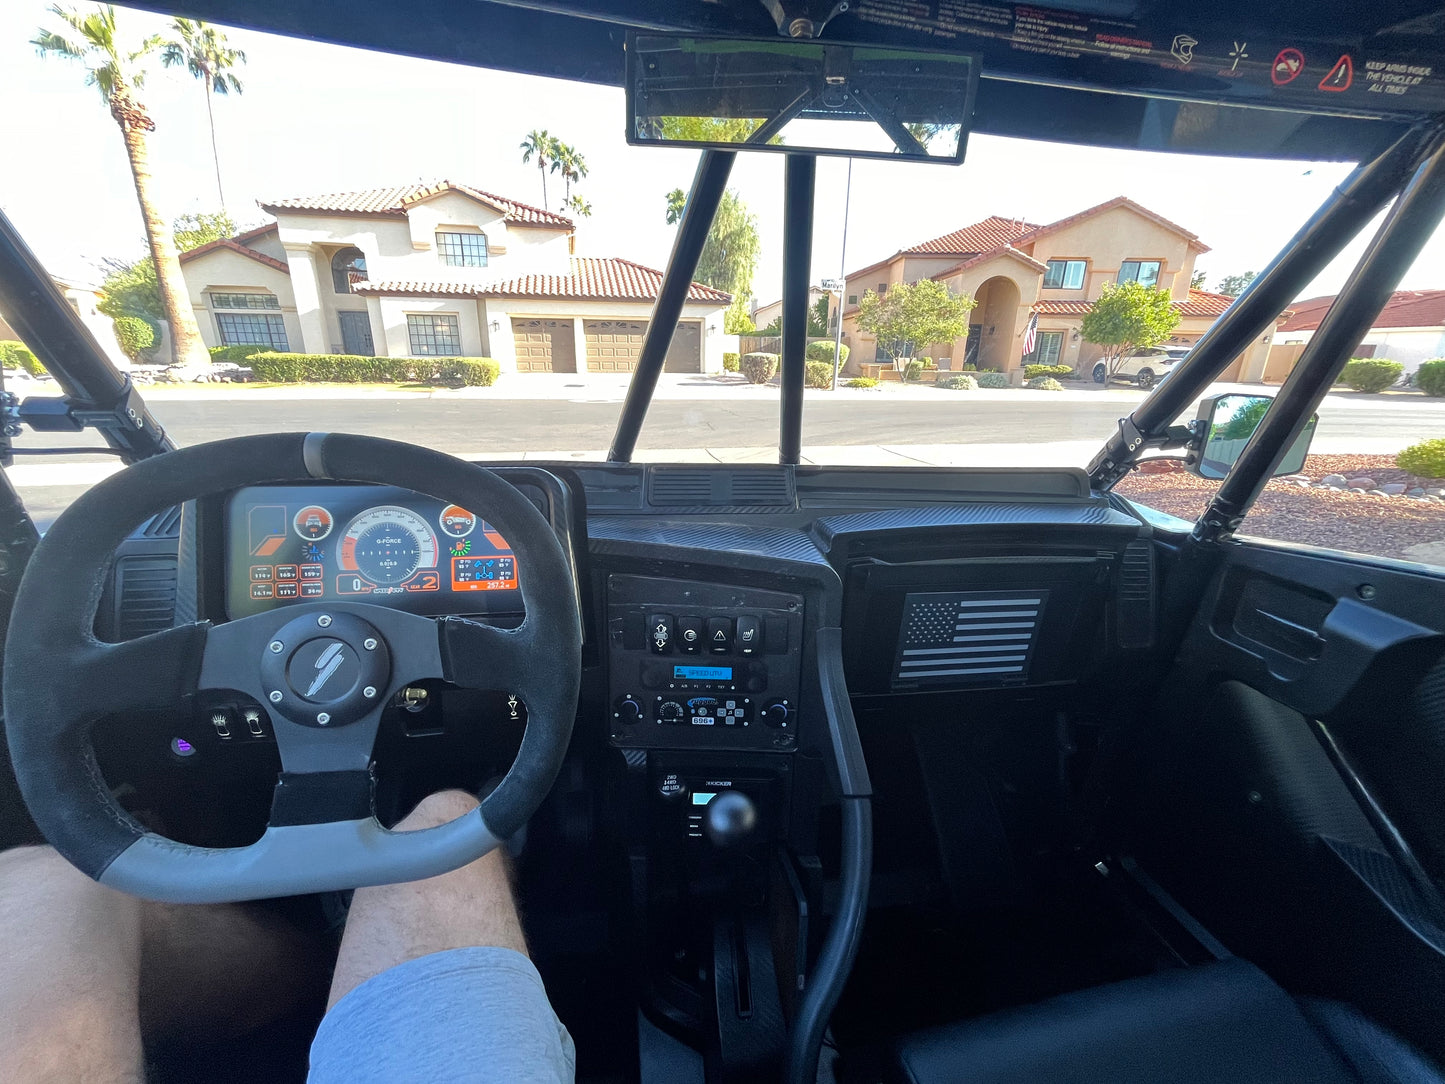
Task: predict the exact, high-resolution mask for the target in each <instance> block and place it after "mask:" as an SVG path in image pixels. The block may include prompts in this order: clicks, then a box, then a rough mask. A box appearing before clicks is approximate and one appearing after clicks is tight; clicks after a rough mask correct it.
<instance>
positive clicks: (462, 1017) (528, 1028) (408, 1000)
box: [308, 948, 577, 1084]
mask: <svg viewBox="0 0 1445 1084" xmlns="http://www.w3.org/2000/svg"><path fill="white" fill-rule="evenodd" d="M576 1071H577V1054H576V1050H575V1049H574V1048H573V1046H572V1036H570V1035H568V1034H567V1029H566V1028H565V1027H563V1026H562V1022H561V1021H560V1020H558V1019H557V1014H556V1013H554V1012H553V1011H552V1006H551V1003H550V1002H548V1000H547V991H546V990H545V989H544V988H543V987H542V976H541V975H539V974H537V969H536V968H535V967H534V966H533V965H532V961H531V960H529V959H527V957H525V956H523V955H522V954H521V953H520V952H516V951H514V950H512V949H508V948H462V949H451V950H449V951H447V952H435V953H432V954H431V955H429V956H422V957H419V958H417V959H415V960H408V961H407V962H406V963H404V964H398V965H397V966H396V967H393V968H390V969H388V970H386V971H383V972H382V973H381V974H380V975H376V976H374V977H373V978H370V979H367V980H366V981H365V982H363V983H362V984H361V985H360V986H358V987H357V988H356V989H354V990H352V991H351V992H350V993H349V994H347V995H346V996H345V997H343V998H342V999H341V1000H340V1001H338V1002H337V1003H336V1005H335V1006H334V1007H333V1008H332V1009H331V1011H330V1012H328V1013H327V1014H326V1016H325V1018H324V1019H323V1020H322V1021H321V1027H320V1028H319V1029H317V1032H316V1039H315V1041H313V1042H312V1044H311V1074H310V1076H309V1077H308V1081H309V1084H333V1082H335V1084H343V1082H344V1084H369V1082H372V1081H375V1082H377V1084H383V1082H384V1084H408V1082H411V1081H416V1082H418V1084H421V1082H425V1084H453V1082H456V1084H460V1082H463V1081H465V1082H467V1084H472V1082H492V1081H496V1082H498V1084H501V1082H503V1081H505V1082H507V1084H558V1082H562V1084H570V1082H571V1081H572V1080H573V1078H574V1077H575V1075H576Z"/></svg>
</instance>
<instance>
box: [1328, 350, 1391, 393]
mask: <svg viewBox="0 0 1445 1084" xmlns="http://www.w3.org/2000/svg"><path fill="white" fill-rule="evenodd" d="M1404 371H1405V367H1404V366H1403V365H1401V364H1400V363H1399V362H1398V361H1391V360H1390V359H1389V358H1354V359H1353V360H1351V361H1349V362H1347V363H1346V365H1345V368H1344V371H1343V372H1342V373H1341V374H1340V375H1341V376H1342V377H1344V382H1345V383H1346V384H1348V385H1349V386H1350V387H1352V388H1354V389H1355V391H1368V392H1377V391H1384V390H1385V389H1386V388H1388V387H1389V386H1390V385H1391V384H1393V383H1394V382H1395V381H1397V380H1399V379H1400V374H1401V373H1403V372H1404Z"/></svg>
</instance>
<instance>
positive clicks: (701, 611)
mask: <svg viewBox="0 0 1445 1084" xmlns="http://www.w3.org/2000/svg"><path fill="white" fill-rule="evenodd" d="M607 624H608V684H609V696H610V705H611V717H610V736H611V740H612V744H613V745H617V746H625V747H628V748H647V749H698V750H703V749H728V750H757V751H759V752H779V751H784V752H788V751H791V750H793V749H794V748H795V747H796V744H797V738H796V732H797V711H798V684H799V665H798V663H799V658H800V656H801V654H802V652H801V648H802V637H803V599H802V596H800V595H790V594H786V593H784V592H780V591H765V590H758V589H754V588H743V587H732V586H723V585H718V584H711V583H701V582H694V581H688V580H663V579H652V578H648V577H643V576H626V575H613V576H610V577H608V581H607Z"/></svg>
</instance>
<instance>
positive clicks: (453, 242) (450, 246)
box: [437, 230, 487, 267]
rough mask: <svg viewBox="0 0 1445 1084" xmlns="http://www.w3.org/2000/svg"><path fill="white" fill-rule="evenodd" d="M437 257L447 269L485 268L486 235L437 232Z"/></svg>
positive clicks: (449, 231)
mask: <svg viewBox="0 0 1445 1084" xmlns="http://www.w3.org/2000/svg"><path fill="white" fill-rule="evenodd" d="M437 256H438V257H440V259H441V261H442V263H444V264H446V265H447V266H448V267H486V266H487V235H486V234H484V233H461V232H459V231H452V230H437Z"/></svg>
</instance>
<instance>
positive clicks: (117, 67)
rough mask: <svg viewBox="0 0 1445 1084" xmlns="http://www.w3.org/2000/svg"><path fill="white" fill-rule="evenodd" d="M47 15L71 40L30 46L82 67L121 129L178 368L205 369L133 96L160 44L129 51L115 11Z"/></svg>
mask: <svg viewBox="0 0 1445 1084" xmlns="http://www.w3.org/2000/svg"><path fill="white" fill-rule="evenodd" d="M50 11H51V13H52V14H53V15H54V16H55V17H56V18H58V19H59V20H60V21H61V22H62V23H64V24H65V26H66V28H67V29H68V30H69V31H70V34H71V35H73V36H67V35H66V34H65V33H61V32H57V31H54V30H47V29H44V28H42V29H41V30H40V31H39V33H38V34H37V35H36V37H35V38H34V39H32V41H31V44H32V45H34V46H35V48H36V50H37V51H38V52H39V53H40V55H41V56H42V57H45V56H58V57H62V58H64V59H66V60H77V61H79V62H80V63H81V64H83V65H84V66H85V81H86V83H87V84H89V85H90V86H93V87H95V88H96V89H97V90H98V91H99V92H100V96H101V98H102V99H103V100H104V101H105V104H106V106H107V107H108V108H109V110H110V115H111V117H112V118H113V119H114V120H115V123H116V125H117V126H118V127H119V128H120V134H121V138H122V140H123V141H124V142H125V150H126V156H127V158H129V160H130V172H131V179H132V180H133V181H134V183H135V197H136V202H137V203H138V204H140V212H141V219H142V220H143V221H144V223H145V231H146V240H147V241H148V242H149V244H150V250H151V259H152V260H154V261H155V270H156V284H157V287H158V288H159V290H160V295H161V305H162V308H163V310H164V312H165V316H166V320H167V321H168V322H169V324H170V328H171V343H172V345H173V347H174V349H175V355H176V361H177V362H179V363H180V364H182V365H192V366H197V367H199V366H202V365H209V364H210V362H211V358H210V355H209V354H208V353H207V352H206V346H205V343H204V342H202V340H201V330H200V328H199V327H197V326H196V314H195V313H194V312H193V311H192V310H191V299H190V295H189V294H188V293H187V291H186V283H185V279H184V278H183V277H182V276H181V262H180V260H179V259H178V258H177V256H176V250H175V246H174V245H173V244H172V243H171V236H170V232H169V231H168V230H167V229H166V228H165V222H164V220H163V219H162V218H161V216H160V212H159V211H158V210H157V209H156V205H155V201H154V200H153V199H152V198H151V172H150V155H149V151H148V148H147V147H146V133H147V132H152V131H154V130H155V126H156V125H155V121H153V120H152V119H151V118H150V115H149V114H148V113H147V112H146V109H145V106H144V105H143V104H142V103H141V101H140V99H139V98H138V97H137V92H138V91H139V90H141V89H142V88H143V86H144V85H145V69H144V68H143V67H142V61H144V60H145V58H146V57H147V56H148V55H149V54H151V53H153V52H154V51H155V50H156V48H157V47H158V46H159V45H160V38H159V37H150V38H147V39H146V40H145V41H143V42H142V43H141V45H140V48H138V49H136V50H134V51H128V50H127V49H125V48H123V47H122V46H121V44H120V41H119V39H118V38H117V36H116V19H115V8H114V7H112V6H111V5H109V4H106V5H104V6H102V7H100V8H98V9H97V10H96V11H94V12H93V13H91V14H89V15H81V14H80V13H79V12H75V11H69V10H67V9H65V8H62V7H60V6H58V5H56V6H53V7H51V8H50Z"/></svg>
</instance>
